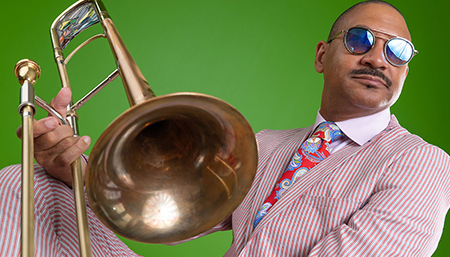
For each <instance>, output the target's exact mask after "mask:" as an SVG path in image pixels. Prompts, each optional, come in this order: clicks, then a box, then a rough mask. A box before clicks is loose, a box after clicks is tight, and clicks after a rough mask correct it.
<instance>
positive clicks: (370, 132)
mask: <svg viewBox="0 0 450 257" xmlns="http://www.w3.org/2000/svg"><path fill="white" fill-rule="evenodd" d="M319 111H320V110H319ZM319 111H317V116H316V122H315V123H314V127H313V128H316V127H317V126H318V125H319V124H320V123H321V122H324V121H325V119H324V118H323V117H322V115H320V112H319ZM390 120H391V111H390V110H389V108H388V109H386V110H384V111H381V112H377V113H375V114H372V115H368V116H364V117H359V118H354V119H349V120H344V121H339V122H335V123H336V125H337V126H338V127H339V128H340V129H341V131H342V132H344V134H345V135H346V136H347V137H349V138H350V139H351V140H353V141H354V142H355V143H357V144H358V145H363V144H365V143H366V142H367V141H369V140H370V139H371V138H373V137H374V136H376V135H377V134H379V133H380V132H381V131H383V130H384V129H385V128H386V127H387V126H388V125H389V122H390Z"/></svg>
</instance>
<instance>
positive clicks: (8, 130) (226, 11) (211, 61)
mask: <svg viewBox="0 0 450 257" xmlns="http://www.w3.org/2000/svg"><path fill="white" fill-rule="evenodd" d="M104 2H105V5H106V7H107V9H108V11H109V13H110V14H111V16H112V17H113V20H114V21H115V25H116V27H117V28H118V30H119V32H120V33H121V36H122V38H123V40H124V41H125V43H126V44H127V47H128V48H129V50H130V52H131V53H132V54H133V56H134V58H135V60H136V62H137V63H138V65H139V66H140V68H141V70H142V72H143V73H144V75H145V76H146V78H147V80H148V81H149V83H150V85H151V86H152V87H153V89H154V91H155V92H156V94H157V95H163V94H167V93H172V92H180V91H192V92H201V93H206V94H210V95H213V96H216V97H219V98H221V99H224V100H225V101H227V102H229V103H231V104H232V105H234V106H235V107H236V108H237V109H238V110H240V111H241V112H242V113H243V114H244V115H245V116H246V118H247V119H248V120H249V122H250V123H251V125H252V126H253V129H254V130H255V131H259V130H261V129H265V128H270V129H288V128H295V127H303V126H308V125H310V124H311V123H313V122H314V118H315V116H316V112H317V110H318V108H319V103H320V95H321V89H322V84H323V80H322V75H320V74H318V73H316V72H315V70H314V67H313V62H314V53H315V47H316V44H317V42H318V41H319V40H322V39H325V38H326V37H327V35H328V31H329V29H330V27H331V24H332V23H333V21H334V20H335V19H336V18H337V16H338V15H339V14H340V13H341V12H342V11H344V10H345V9H346V8H348V7H349V6H350V5H352V4H354V3H356V2H355V1H335V0H322V1H281V0H278V1H275V0H273V1H267V0H264V1H262V0H252V1H245V0H226V1H225V0H223V1H213V0H204V1H200V0H190V1H187V0H185V1H182V0H178V1H171V0H149V1H144V0H141V1H137V0H128V1H123V0H121V1H119V0H105V1H104ZM72 3H73V2H72V1H68V0H45V1H36V0H23V1H3V3H2V4H1V8H0V24H2V25H1V26H0V32H1V33H0V35H1V40H0V58H1V61H0V78H1V80H2V81H1V83H0V85H1V91H0V108H1V112H0V115H1V119H0V122H1V126H0V135H1V136H2V139H1V141H0V142H1V143H0V144H1V147H0V166H1V167H3V166H7V165H11V164H16V163H20V154H21V142H20V140H19V139H18V138H17V137H16V135H15V131H16V128H17V127H18V126H19V125H20V123H21V119H20V116H19V114H18V112H17V106H18V103H19V88H20V85H19V84H18V82H17V80H16V78H15V76H14V73H13V68H14V65H15V63H16V62H17V61H19V60H20V59H23V58H30V59H33V60H35V61H37V62H38V63H39V64H40V66H41V69H42V75H41V78H40V79H39V80H38V83H37V84H36V86H35V88H36V93H37V95H39V96H40V97H41V98H43V99H45V100H47V101H48V102H49V101H50V100H51V99H52V98H53V97H54V96H55V95H56V93H57V92H58V91H59V89H60V83H59V77H58V75H57V71H56V65H55V64H54V61H53V54H52V47H51V43H50V36H49V28H50V25H51V23H52V22H53V20H54V19H55V18H56V17H57V16H58V15H59V14H60V13H61V12H62V11H63V10H64V9H66V8H67V7H68V6H70V5H71V4H72ZM392 3H393V4H394V5H396V6H397V7H398V8H399V9H400V10H401V11H402V12H403V14H404V16H405V18H406V20H407V22H408V25H409V29H410V32H411V34H412V36H413V42H414V45H415V47H416V48H417V49H418V50H419V51H420V53H419V54H418V55H417V56H416V57H415V58H414V60H413V61H412V63H411V64H410V72H409V76H408V79H407V80H406V83H405V86H404V89H403V93H402V95H401V97H400V99H399V100H398V102H397V103H396V104H395V105H394V106H393V107H392V109H391V110H392V113H394V114H395V115H396V116H397V118H398V119H399V121H400V123H401V124H402V125H403V126H404V127H406V128H407V129H409V130H410V131H411V132H412V133H415V134H418V135H420V136H422V137H423V138H424V139H425V140H426V141H428V142H430V143H432V144H435V145H438V146H440V147H441V148H443V149H444V150H445V151H447V152H450V146H449V145H450V137H449V136H448V133H446V132H445V129H446V128H448V126H449V125H450V123H449V118H450V116H449V114H448V110H449V99H448V95H449V93H450V89H449V86H448V83H447V80H448V74H449V70H448V60H449V55H450V53H449V51H448V42H449V41H450V36H449V33H448V27H449V25H450V22H449V21H448V19H447V17H448V11H449V7H450V2H448V1H421V0H413V1H411V0H409V1H407V0H397V1H392ZM100 32H101V29H100V26H95V27H93V28H90V29H88V30H87V31H86V32H85V33H82V34H81V35H80V36H79V38H77V39H76V40H75V41H76V42H72V43H71V44H69V46H68V50H69V51H70V50H71V49H73V48H74V47H75V46H76V45H77V44H78V43H79V42H82V40H81V39H80V38H83V39H85V38H87V37H88V35H89V36H90V35H93V34H94V33H100ZM69 51H66V52H65V53H66V55H67V54H68V53H69ZM114 68H115V63H114V60H113V57H112V55H111V54H110V50H109V47H108V44H107V42H106V40H97V41H95V42H93V43H92V44H90V45H88V46H87V47H86V48H84V49H83V50H82V51H81V53H79V54H77V55H75V57H74V58H73V59H72V61H71V62H70V63H69V65H68V69H69V76H70V79H71V84H72V89H73V91H74V100H78V99H79V98H80V97H82V96H83V95H84V94H85V93H86V92H88V91H89V90H90V89H91V88H92V87H93V86H94V85H96V84H97V83H98V82H99V81H101V80H102V79H103V78H104V77H106V75H107V74H109V73H110V72H111V71H112V70H113V69H114ZM300 99H301V100H300ZM127 108H128V103H127V100H126V97H125V93H124V90H123V88H122V85H121V83H120V81H119V80H117V81H115V82H113V83H112V84H110V85H109V86H108V87H107V88H106V89H104V91H102V92H101V93H100V94H99V95H98V96H96V97H95V98H94V100H92V101H91V102H88V104H86V105H85V106H84V107H83V108H82V109H81V110H80V111H79V112H78V113H79V116H80V122H79V123H80V134H82V135H90V136H91V137H92V139H93V142H95V140H96V139H97V138H98V137H99V136H100V134H101V132H102V131H103V130H104V129H105V128H106V126H107V125H108V124H109V123H110V122H111V121H112V120H113V119H114V118H115V117H117V116H118V115H119V114H120V113H122V112H123V111H124V110H126V109H127ZM46 115H47V114H46V113H45V112H44V111H43V110H41V109H39V110H38V114H37V118H42V117H45V116H46ZM92 145H93V144H92ZM88 153H89V151H88ZM448 224H450V220H449V219H448V221H447V226H446V227H445V228H444V233H443V237H442V240H441V242H440V244H439V247H438V249H437V251H436V253H435V255H434V256H447V255H446V253H448V252H449V251H450V247H449V244H450V228H449V226H450V225H448ZM231 240H232V234H231V232H220V233H216V234H213V235H210V236H207V237H205V238H201V239H199V240H195V241H193V242H188V243H185V244H182V245H178V246H164V245H145V244H140V243H135V242H129V241H126V242H127V243H128V244H129V245H130V247H131V248H132V249H133V250H135V251H136V252H137V253H139V254H142V255H144V256H160V255H163V254H164V255H165V256H221V255H223V254H224V253H225V252H226V250H227V248H228V247H229V245H230V243H231Z"/></svg>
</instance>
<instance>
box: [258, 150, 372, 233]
mask: <svg viewBox="0 0 450 257" xmlns="http://www.w3.org/2000/svg"><path fill="white" fill-rule="evenodd" d="M362 148H363V147H362V146H359V145H357V144H356V143H352V144H350V145H349V146H347V147H345V148H344V149H342V150H340V151H338V152H336V153H334V154H332V155H330V156H329V157H328V158H326V159H325V160H323V161H322V162H321V163H319V164H318V165H316V166H315V167H314V168H312V169H311V170H310V171H309V172H308V173H306V174H305V175H304V176H303V177H302V178H301V179H300V180H299V181H297V182H296V183H294V185H292V187H291V188H290V189H289V190H288V191H287V192H286V193H285V195H284V196H283V198H281V199H280V200H279V201H278V202H277V203H276V204H275V205H274V206H273V207H272V208H271V209H270V210H269V212H268V213H267V215H266V216H265V217H264V218H263V219H262V220H261V221H260V223H259V224H258V226H257V227H256V228H255V230H254V231H253V233H258V231H260V230H261V229H262V228H263V227H264V226H265V225H266V224H268V223H269V222H271V220H272V219H274V218H275V219H276V216H277V215H278V214H279V213H280V212H281V211H283V210H284V209H285V208H286V207H287V206H289V205H290V204H292V203H293V202H295V201H297V200H298V199H299V198H300V197H301V196H302V195H303V194H305V193H306V192H307V191H308V190H309V189H311V187H313V186H314V185H315V184H317V183H318V182H319V181H321V180H322V179H323V178H325V177H326V176H327V175H328V174H330V173H331V172H333V171H336V170H337V169H338V167H339V166H340V165H341V164H342V163H344V162H345V161H346V160H347V159H348V158H350V157H351V156H353V155H354V154H356V153H357V152H358V151H359V150H361V149H362ZM330 167H333V168H332V169H330ZM275 183H276V182H273V185H274V184H275ZM264 200H265V199H264ZM264 200H263V201H264Z"/></svg>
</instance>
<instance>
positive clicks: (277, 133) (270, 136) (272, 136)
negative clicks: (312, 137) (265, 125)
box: [255, 127, 309, 140]
mask: <svg viewBox="0 0 450 257" xmlns="http://www.w3.org/2000/svg"><path fill="white" fill-rule="evenodd" d="M308 129H309V127H306V128H294V129H282V130H273V129H264V130H261V131H259V132H258V133H256V135H255V136H256V138H257V139H258V140H281V139H289V138H291V137H293V136H295V135H297V134H299V133H302V132H304V133H306V132H307V131H308Z"/></svg>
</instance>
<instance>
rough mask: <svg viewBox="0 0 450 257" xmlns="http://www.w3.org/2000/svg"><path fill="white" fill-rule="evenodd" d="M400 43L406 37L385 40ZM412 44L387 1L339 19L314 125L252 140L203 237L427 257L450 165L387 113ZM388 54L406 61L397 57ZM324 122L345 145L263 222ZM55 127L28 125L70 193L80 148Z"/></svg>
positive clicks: (290, 250)
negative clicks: (245, 172)
mask: <svg viewBox="0 0 450 257" xmlns="http://www.w3.org/2000/svg"><path fill="white" fill-rule="evenodd" d="M397 37H400V38H403V39H399V40H400V41H397V40H392V42H391V41H390V42H391V43H389V44H388V43H387V42H388V41H389V40H391V39H393V38H397ZM404 39H406V41H405V40H404ZM410 41H411V36H410V34H409V31H408V28H407V26H406V23H405V21H404V19H403V17H402V15H401V14H400V13H399V12H398V10H396V9H395V8H394V7H393V6H391V5H390V4H387V3H385V2H380V1H371V2H363V3H361V4H358V5H356V6H354V7H352V8H350V9H349V10H348V11H346V12H345V13H344V14H343V15H341V16H340V17H339V18H338V20H337V21H336V23H335V24H334V26H333V28H332V30H331V32H330V36H329V38H328V40H327V42H325V41H321V42H319V43H318V45H317V49H316V58H315V68H316V70H317V72H319V73H323V74H324V87H323V94H322V102H321V108H320V111H319V112H318V115H317V119H316V122H315V124H313V125H312V126H310V127H308V128H301V129H292V130H284V131H270V130H264V131H261V132H259V133H258V134H257V135H256V137H257V140H258V143H259V165H258V171H257V174H256V177H255V180H254V182H253V185H252V188H251V189H250V191H249V193H248V194H247V196H246V198H245V199H244V201H243V202H242V203H241V205H240V206H239V207H238V208H237V209H236V210H235V212H234V213H233V215H232V217H229V218H228V219H227V220H225V221H224V222H222V223H221V224H219V225H218V226H216V227H215V228H213V229H212V230H211V231H208V232H207V233H212V232H214V231H217V230H224V229H233V237H234V240H233V243H232V245H231V247H230V249H229V250H228V252H227V253H226V255H227V256H429V255H431V254H432V253H433V251H434V250H435V248H436V246H437V243H438V241H439V237H440V234H441V233H442V227H443V223H444V219H445V215H446V213H447V210H448V208H449V204H450V187H449V186H448V185H449V182H450V157H449V156H448V155H447V154H446V153H445V152H444V151H442V150H440V149H439V148H437V147H435V146H432V145H430V144H428V143H426V142H424V141H423V140H421V139H420V138H419V137H417V136H415V135H411V134H410V133H409V132H407V131H406V130H405V129H403V128H402V127H401V126H400V125H399V124H398V122H397V120H396V118H395V117H394V116H390V112H389V107H390V106H391V105H392V104H393V103H394V102H395V101H396V100H397V98H398V97H399V95H400V93H401V89H402V87H403V83H404V80H405V78H406V76H407V73H408V66H407V62H408V61H409V60H410V58H411V57H412V56H413V52H414V48H413V47H412V45H409V44H410ZM392 43H397V44H392ZM372 44H373V47H370V46H371V45H372ZM395 45H400V46H402V47H403V49H406V50H408V49H409V52H411V53H410V54H409V55H408V54H407V53H406V55H403V54H404V53H405V52H404V51H397V49H394V47H395ZM385 46H388V48H385ZM409 46H411V48H408V47H409ZM364 47H366V48H364ZM385 49H386V50H385ZM406 52H408V51H406ZM69 94H70V92H68V91H67V90H63V91H61V92H60V93H59V95H58V96H57V97H56V100H55V102H54V105H55V106H56V107H57V108H58V109H59V110H60V111H62V112H64V106H66V105H67V103H68V100H67V99H68V95H69ZM323 121H329V122H334V125H331V126H332V127H333V128H334V127H336V126H337V127H338V128H339V129H340V131H341V132H342V133H343V136H342V137H341V138H340V139H337V140H336V141H334V142H329V143H328V142H327V143H325V144H326V145H327V146H328V147H326V148H327V149H326V150H327V151H328V152H329V153H331V154H329V156H328V157H326V158H324V159H323V160H322V161H320V162H318V163H317V164H316V165H315V166H314V167H311V168H310V169H309V170H308V171H307V172H306V173H304V174H303V175H302V176H301V177H299V178H298V179H296V181H295V183H293V184H292V186H291V187H290V188H289V190H287V191H286V192H284V194H283V196H282V197H278V199H277V201H276V202H275V203H274V204H272V206H271V207H270V209H269V210H268V211H267V212H266V214H265V215H261V216H260V215H259V214H260V213H261V212H260V210H261V206H264V205H265V204H266V202H267V199H268V197H269V195H270V194H271V193H272V191H273V189H274V187H275V189H276V190H278V189H279V185H280V184H281V183H278V181H279V180H280V178H281V177H282V176H284V174H285V173H286V172H285V171H286V169H287V170H289V169H290V168H291V164H292V163H293V162H292V161H291V158H292V156H293V154H294V153H295V152H297V151H300V150H298V149H299V147H300V146H302V145H303V144H304V142H309V140H310V139H308V137H310V136H311V134H314V135H315V133H316V132H315V129H316V127H318V126H319V127H321V126H322V125H319V124H322V122H323ZM62 127H63V126H58V125H57V123H56V121H55V120H54V119H53V118H46V119H43V120H41V121H38V122H36V126H35V136H36V150H37V153H36V159H37V160H38V162H39V163H40V164H41V165H42V166H43V167H45V169H46V170H47V171H48V172H49V173H50V174H52V176H54V177H57V178H58V179H60V180H62V181H65V182H66V183H67V184H68V185H70V176H69V175H68V174H69V172H70V171H68V170H69V169H68V167H69V164H70V162H71V161H72V160H73V159H74V158H76V157H77V156H79V155H80V154H81V153H82V152H83V151H84V150H85V149H87V147H88V142H86V141H85V140H84V139H87V138H85V137H83V138H81V139H73V138H71V137H68V135H70V131H66V129H65V128H62ZM87 141H89V140H87ZM311 142H316V141H315V139H311ZM327 155H328V154H327ZM294 156H295V155H294ZM288 164H289V166H288ZM292 180H294V178H293V179H292ZM257 217H258V219H259V222H255V220H256V218H257ZM207 233H205V234H207Z"/></svg>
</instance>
